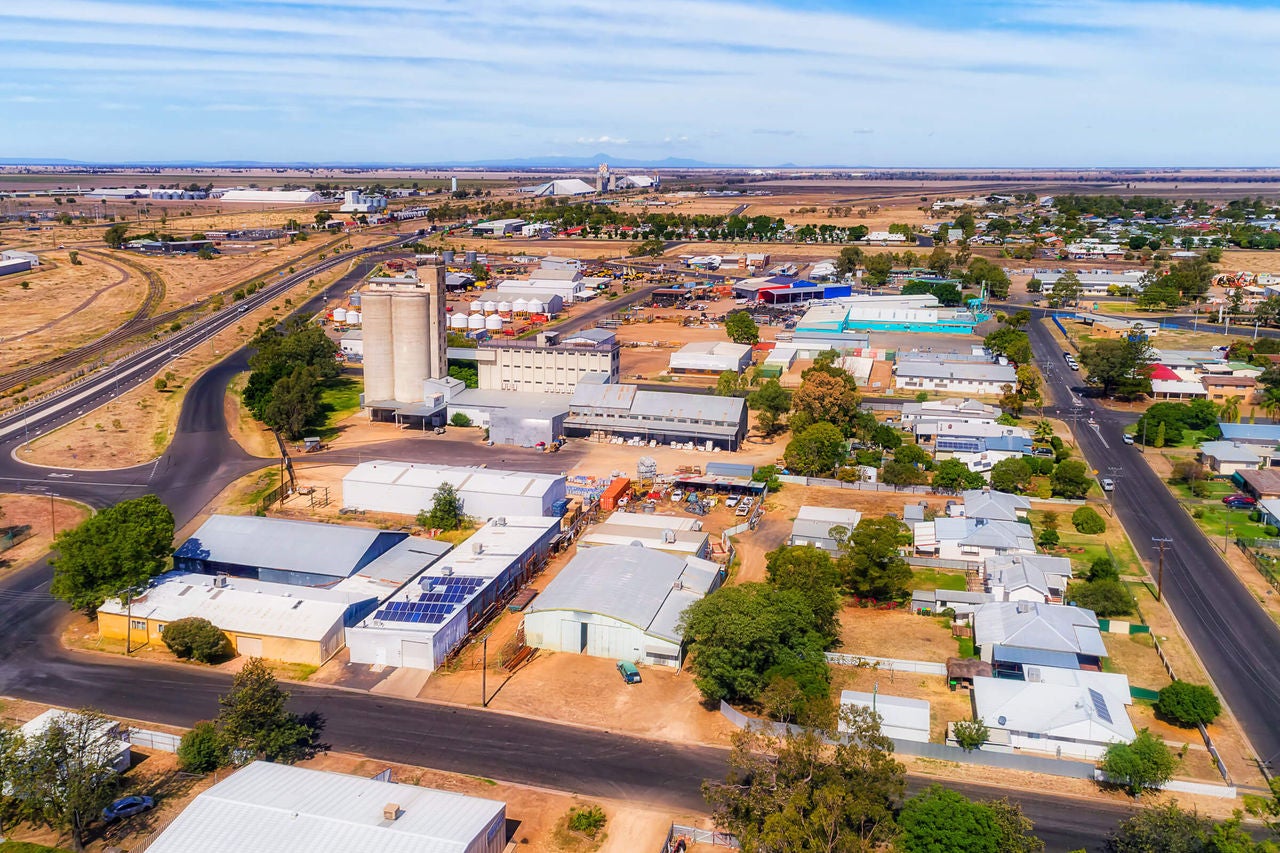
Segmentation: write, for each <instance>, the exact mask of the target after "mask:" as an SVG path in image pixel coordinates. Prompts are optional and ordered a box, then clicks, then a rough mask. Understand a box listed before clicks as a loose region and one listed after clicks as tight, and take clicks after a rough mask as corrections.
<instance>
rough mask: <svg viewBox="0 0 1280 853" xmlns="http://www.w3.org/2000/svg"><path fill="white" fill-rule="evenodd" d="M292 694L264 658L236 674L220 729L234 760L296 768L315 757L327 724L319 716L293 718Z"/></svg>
mask: <svg viewBox="0 0 1280 853" xmlns="http://www.w3.org/2000/svg"><path fill="white" fill-rule="evenodd" d="M288 702H289V692H288V691H287V690H284V689H283V688H281V687H280V685H279V684H278V683H277V682H276V679H275V676H273V675H272V674H271V670H270V669H268V668H267V665H266V663H264V662H263V661H262V660H261V659H260V658H250V659H249V662H248V663H246V664H245V665H244V668H243V669H241V670H240V671H239V672H238V673H236V676H235V680H234V681H233V682H232V686H231V692H230V693H228V694H227V695H226V696H223V697H222V698H220V699H219V700H218V703H219V704H220V705H221V706H222V710H221V711H220V712H219V714H218V721H217V722H218V729H219V731H221V733H222V737H223V740H224V742H225V743H226V745H227V748H228V749H229V750H230V752H231V754H232V756H233V757H234V756H235V755H236V754H237V753H239V754H241V755H248V756H252V757H253V758H258V759H261V760H264V761H274V762H280V763H283V764H292V763H294V762H295V761H299V760H301V759H303V758H307V757H309V756H311V755H314V754H315V752H316V750H317V749H320V748H321V746H320V745H319V744H318V743H317V737H318V736H319V733H320V730H321V728H323V721H322V720H321V718H320V717H319V716H318V715H316V714H310V715H307V716H306V717H302V716H299V715H297V714H293V713H291V712H290V711H289V709H288V707H287V705H288Z"/></svg>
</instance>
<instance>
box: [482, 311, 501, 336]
mask: <svg viewBox="0 0 1280 853" xmlns="http://www.w3.org/2000/svg"><path fill="white" fill-rule="evenodd" d="M484 327H485V328H486V329H488V330H489V331H491V332H492V331H494V330H496V329H501V328H502V318H501V317H499V316H498V315H497V314H490V315H489V316H488V317H485V318H484Z"/></svg>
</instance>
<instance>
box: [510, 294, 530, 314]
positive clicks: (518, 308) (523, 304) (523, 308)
mask: <svg viewBox="0 0 1280 853" xmlns="http://www.w3.org/2000/svg"><path fill="white" fill-rule="evenodd" d="M511 310H512V311H514V312H515V313H517V314H528V313H529V300H528V299H524V298H523V297H522V298H520V299H517V300H516V301H515V302H512V303H511Z"/></svg>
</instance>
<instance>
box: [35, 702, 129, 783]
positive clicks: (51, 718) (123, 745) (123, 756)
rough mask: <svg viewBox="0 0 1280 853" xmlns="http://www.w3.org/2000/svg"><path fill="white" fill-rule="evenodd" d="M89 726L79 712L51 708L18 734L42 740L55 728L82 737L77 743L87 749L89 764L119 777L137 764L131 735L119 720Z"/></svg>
mask: <svg viewBox="0 0 1280 853" xmlns="http://www.w3.org/2000/svg"><path fill="white" fill-rule="evenodd" d="M82 722H83V724H82V725H79V723H82ZM89 723H90V721H89V720H88V719H86V718H84V717H81V716H80V714H78V713H76V712H75V711H62V710H59V709H58V708H50V709H49V710H47V711H45V712H44V713H42V714H40V715H39V716H37V717H35V718H33V719H31V720H29V721H27V722H25V723H23V724H22V725H21V726H20V727H19V729H18V732H19V734H21V735H22V737H24V738H26V739H28V740H29V739H32V738H39V737H42V736H43V735H44V734H45V732H47V731H49V729H50V728H51V727H54V726H57V727H59V728H60V729H62V731H64V732H67V733H74V734H76V735H79V736H81V737H77V740H78V741H80V746H82V747H83V750H84V753H85V761H93V762H95V763H97V762H101V764H99V766H102V765H106V766H109V767H110V768H111V769H112V770H114V771H115V772H116V773H123V772H125V771H126V770H128V769H129V766H130V765H131V764H132V763H133V748H132V747H131V746H130V745H129V740H128V732H127V731H126V730H125V729H123V728H122V727H121V725H120V724H119V723H117V722H116V721H115V720H110V719H104V720H103V721H102V722H101V723H99V724H94V725H93V726H92V727H90V725H89Z"/></svg>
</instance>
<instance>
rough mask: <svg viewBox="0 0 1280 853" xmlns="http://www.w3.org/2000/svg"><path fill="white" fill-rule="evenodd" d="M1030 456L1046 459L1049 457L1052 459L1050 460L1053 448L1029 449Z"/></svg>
mask: <svg viewBox="0 0 1280 853" xmlns="http://www.w3.org/2000/svg"><path fill="white" fill-rule="evenodd" d="M1031 455H1032V456H1047V457H1049V458H1050V459H1052V458H1053V448H1052V447H1033V448H1031Z"/></svg>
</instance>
